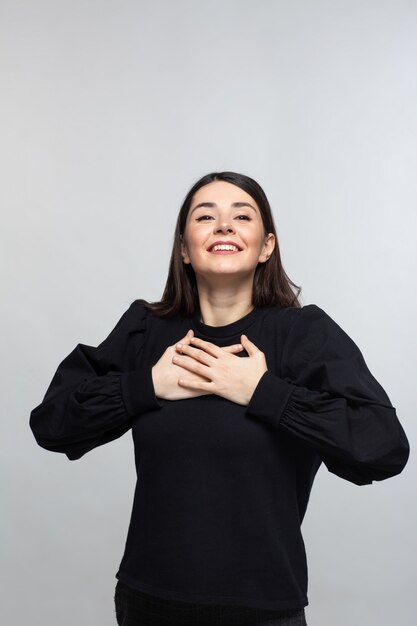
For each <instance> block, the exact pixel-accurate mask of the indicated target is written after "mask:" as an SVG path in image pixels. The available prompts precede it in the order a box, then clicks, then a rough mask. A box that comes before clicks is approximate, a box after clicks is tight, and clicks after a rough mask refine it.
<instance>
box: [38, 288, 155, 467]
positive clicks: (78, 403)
mask: <svg viewBox="0 0 417 626" xmlns="http://www.w3.org/2000/svg"><path fill="white" fill-rule="evenodd" d="M142 303H143V301H142V300H135V301H134V302H132V304H131V305H130V306H129V308H128V309H127V310H126V311H125V312H124V313H123V315H122V316H121V318H120V319H119V321H118V322H117V324H116V326H115V327H114V328H113V330H112V331H111V333H110V334H109V335H108V337H107V338H106V339H104V341H102V343H100V344H99V345H98V346H97V347H94V346H89V345H86V344H82V343H79V344H77V345H76V346H75V348H74V349H73V350H72V352H70V354H68V356H67V357H65V358H64V360H63V361H62V362H61V363H60V364H59V365H58V368H57V370H56V372H55V374H54V376H53V378H52V381H51V383H50V385H49V387H48V389H47V391H46V394H45V396H44V398H43V400H42V402H41V403H40V404H39V405H38V406H36V407H35V408H34V409H33V410H32V411H31V414H30V419H29V424H30V428H31V430H32V432H33V435H34V437H35V439H36V442H37V443H38V444H39V445H40V446H41V447H42V448H45V449H46V450H51V451H52V452H63V453H64V454H66V455H67V457H68V458H69V459H70V460H71V461H73V460H76V459H79V458H80V457H82V456H83V455H84V454H86V453H87V452H89V451H90V450H92V449H93V448H96V447H97V446H101V445H103V444H105V443H108V442H109V441H112V440H114V439H117V438H118V437H121V435H123V434H124V433H125V432H127V431H128V430H129V429H130V428H131V426H132V418H133V417H134V416H135V415H139V414H141V413H143V412H146V411H152V410H155V409H158V408H161V407H162V404H161V403H160V402H159V400H158V399H157V398H156V396H155V390H154V386H153V380H152V367H151V366H145V367H139V368H137V369H131V368H130V367H129V366H131V365H132V364H133V363H134V360H135V359H136V358H137V355H138V353H139V352H140V351H141V349H142V347H143V344H144V340H145V336H146V316H147V314H146V310H145V308H144V307H143V304H142Z"/></svg>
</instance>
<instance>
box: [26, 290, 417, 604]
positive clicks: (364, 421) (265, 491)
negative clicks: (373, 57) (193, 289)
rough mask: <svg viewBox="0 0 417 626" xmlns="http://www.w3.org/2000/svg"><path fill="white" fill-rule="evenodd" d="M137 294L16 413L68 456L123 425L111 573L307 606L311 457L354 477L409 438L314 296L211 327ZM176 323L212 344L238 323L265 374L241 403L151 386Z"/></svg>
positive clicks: (381, 472)
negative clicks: (123, 521) (131, 475)
mask: <svg viewBox="0 0 417 626" xmlns="http://www.w3.org/2000/svg"><path fill="white" fill-rule="evenodd" d="M143 302H144V301H143V300H135V301H134V302H132V304H131V305H130V306H129V308H128V309H127V311H125V313H124V314H123V315H122V317H121V318H120V320H119V321H118V323H117V324H116V326H115V328H114V329H113V330H112V332H111V333H110V334H109V336H108V337H107V338H106V339H105V340H104V341H103V342H102V343H101V344H100V345H99V346H98V347H93V346H89V345H85V344H80V343H79V344H77V346H76V347H75V348H74V350H73V351H72V352H71V353H70V354H69V355H68V356H67V357H66V358H65V359H64V360H63V361H62V362H61V363H60V364H59V366H58V368H57V370H56V373H55V375H54V376H53V378H52V381H51V383H50V385H49V387H48V389H47V391H46V395H45V397H44V399H43V401H42V402H41V404H39V405H38V406H37V407H36V408H34V409H33V410H32V412H31V415H30V427H31V429H32V431H33V434H34V436H35V438H36V441H37V443H38V444H39V445H40V446H42V447H43V448H46V449H47V450H52V451H55V452H63V453H65V454H66V455H67V457H68V458H69V459H70V460H75V459H79V458H80V457H82V456H83V455H84V454H86V453H87V452H89V451H90V450H92V449H93V448H95V447H97V446H100V445H103V444H105V443H108V442H109V441H112V440H114V439H116V438H117V437H120V436H121V435H123V434H124V433H125V432H127V431H128V430H130V429H132V436H133V441H134V451H135V463H136V470H137V483H136V489H135V493H134V502H133V509H132V515H131V520H130V525H129V531H128V536H127V540H126V545H125V551H124V555H123V558H122V560H121V563H120V567H119V570H118V572H117V573H116V577H117V578H118V579H120V580H121V581H122V582H124V583H125V584H127V585H129V586H130V587H133V588H135V589H137V590H139V591H141V592H144V593H147V594H153V595H154V596H159V597H161V598H165V599H168V600H179V601H188V602H195V603H206V604H209V605H216V604H218V605H241V606H246V607H254V608H259V609H270V610H271V609H275V610H285V609H300V608H302V607H305V606H306V605H307V604H308V599H307V564H306V555H305V549H304V543H303V538H302V534H301V530H300V526H301V523H302V520H303V517H304V514H305V511H306V507H307V503H308V499H309V495H310V490H311V487H312V484H313V480H314V477H315V474H316V472H317V470H318V468H319V466H320V464H321V462H323V463H324V464H325V466H326V467H327V469H328V470H329V471H330V472H333V473H334V474H336V475H337V476H340V477H341V478H344V479H346V480H348V481H351V482H352V483H355V484H357V485H367V484H370V483H372V481H373V480H384V479H386V478H389V477H391V476H395V475H396V474H399V473H400V472H401V471H402V470H403V468H404V466H405V465H406V463H407V460H408V456H409V444H408V440H407V437H406V435H405V433H404V430H403V428H402V426H401V424H400V422H399V420H398V418H397V415H396V411H395V408H394V407H393V406H392V404H391V402H390V400H389V398H388V396H387V394H386V392H385V391H384V389H383V388H382V387H381V385H380V384H379V383H378V382H377V380H376V379H375V378H374V377H373V375H372V374H371V372H370V371H369V369H368V367H367V365H366V363H365V360H364V358H363V356H362V353H361V351H360V350H359V348H358V346H357V345H356V344H355V343H354V341H353V340H352V339H351V338H350V337H349V336H348V335H347V334H346V333H345V331H344V330H342V328H341V327H340V326H339V325H338V324H337V323H336V322H335V321H334V320H333V319H332V318H331V317H330V316H329V315H328V314H327V313H325V311H324V310H322V309H321V308H320V307H318V306H317V305H315V304H309V305H306V306H304V307H302V308H296V307H280V306H278V305H274V306H269V307H261V308H256V309H254V310H252V311H251V312H250V313H248V314H247V315H245V316H244V317H243V318H241V319H239V320H237V321H235V322H233V323H231V324H228V325H226V326H220V327H212V326H208V325H206V324H204V323H202V322H201V321H200V320H199V312H196V314H195V315H194V316H193V318H188V319H187V318H186V319H183V318H181V317H179V316H176V317H173V318H171V319H165V320H164V319H160V318H157V317H156V316H154V315H153V314H151V313H150V312H148V311H146V309H145V308H144V306H143ZM189 328H193V329H194V332H195V335H196V336H197V337H201V338H202V339H204V340H206V341H211V342H213V343H215V344H216V345H218V346H221V347H223V346H226V345H230V344H234V343H239V342H240V339H241V337H240V336H241V334H242V333H245V334H246V335H247V336H248V338H249V339H250V340H251V341H252V342H253V343H255V345H256V346H257V347H258V348H259V349H260V350H262V351H263V352H264V354H265V357H266V362H267V367H268V371H267V372H265V373H264V374H263V376H262V377H261V379H260V380H259V382H258V385H257V387H256V389H255V391H254V393H253V395H252V397H251V399H250V401H249V404H248V405H247V406H242V405H239V404H236V403H234V402H231V401H229V400H226V399H224V398H222V397H220V396H217V395H214V394H213V395H205V396H200V397H197V398H191V399H186V400H176V401H169V400H163V399H160V398H157V397H156V396H155V390H154V387H153V381H152V375H151V368H152V366H153V365H154V364H155V363H156V362H157V361H158V360H159V358H160V357H161V355H162V354H163V352H164V351H165V349H166V348H167V347H168V346H169V345H173V344H175V343H176V342H177V341H178V340H179V339H180V338H182V337H183V336H184V335H185V334H186V332H187V331H188V329H189ZM236 356H237V357H241V358H244V357H247V356H248V355H247V353H246V351H242V352H240V353H238V354H237V355H236ZM184 373H185V374H187V372H186V371H185V370H184Z"/></svg>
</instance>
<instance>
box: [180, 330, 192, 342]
mask: <svg viewBox="0 0 417 626" xmlns="http://www.w3.org/2000/svg"><path fill="white" fill-rule="evenodd" d="M193 336H194V331H193V329H192V328H190V330H189V331H188V332H187V334H186V335H185V336H184V337H183V338H182V339H180V342H181V341H182V342H183V343H186V342H187V343H190V339H191V337H193Z"/></svg>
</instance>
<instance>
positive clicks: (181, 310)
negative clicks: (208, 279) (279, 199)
mask: <svg viewBox="0 0 417 626" xmlns="http://www.w3.org/2000/svg"><path fill="white" fill-rule="evenodd" d="M215 180H224V181H226V182H228V183H232V184H233V185H236V186H237V187H240V188H241V189H243V190H244V191H246V193H248V194H249V195H250V196H251V197H252V198H253V199H254V200H255V201H256V204H257V205H258V207H259V210H260V212H261V216H262V222H263V225H264V232H265V236H266V235H267V234H268V233H273V234H274V235H275V247H274V250H273V252H272V254H271V256H270V258H269V259H268V260H267V261H266V262H265V263H258V266H257V268H256V270H255V275H254V279H253V291H252V305H253V306H254V307H261V306H269V305H274V304H279V305H280V306H282V307H288V306H294V307H298V308H300V307H301V304H300V302H299V300H298V296H299V295H300V292H301V287H299V286H298V285H296V284H295V283H293V282H292V281H291V280H290V279H289V278H288V276H287V274H286V273H285V271H284V268H283V266H282V262H281V255H280V251H279V245H278V237H277V233H276V229H275V224H274V219H273V216H272V212H271V207H270V205H269V202H268V199H267V197H266V195H265V193H264V191H263V189H262V187H261V186H260V185H259V184H258V183H257V182H256V181H255V180H254V179H253V178H250V177H249V176H245V175H244V174H238V173H236V172H212V173H211V174H207V175H206V176H203V177H202V178H200V180H198V181H197V182H196V183H195V184H194V185H193V187H191V189H190V191H189V192H188V193H187V195H186V197H185V200H184V202H183V204H182V207H181V209H180V212H179V214H178V218H177V225H176V228H175V233H174V244H173V247H172V252H171V260H170V264H169V272H168V278H167V281H166V285H165V289H164V293H163V295H162V299H161V300H160V301H159V302H146V301H145V300H143V302H144V306H145V308H147V309H148V310H150V311H152V313H153V314H154V315H156V316H158V317H164V318H165V317H172V316H173V315H176V314H179V315H180V316H181V317H190V316H192V315H193V314H194V312H195V311H197V310H198V309H199V308H200V305H199V297H198V290H197V283H196V278H195V273H194V270H193V268H192V266H191V264H190V263H187V264H185V263H184V261H183V258H182V255H181V236H183V234H184V230H185V224H186V220H187V216H188V212H189V209H190V206H191V203H192V201H193V196H194V194H195V193H196V191H197V190H198V189H200V187H203V186H204V185H208V184H209V183H212V182H213V181H215ZM291 286H292V287H295V289H296V290H297V293H296V294H295V293H294V292H293V290H292V289H291Z"/></svg>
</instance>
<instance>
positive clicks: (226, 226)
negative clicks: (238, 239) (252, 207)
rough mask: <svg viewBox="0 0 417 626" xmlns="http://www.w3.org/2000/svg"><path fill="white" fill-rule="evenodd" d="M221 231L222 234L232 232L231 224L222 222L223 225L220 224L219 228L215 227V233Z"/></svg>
mask: <svg viewBox="0 0 417 626" xmlns="http://www.w3.org/2000/svg"><path fill="white" fill-rule="evenodd" d="M219 230H220V231H222V232H228V231H231V230H233V227H232V225H231V224H229V222H223V224H220V225H219V226H216V228H215V231H216V232H217V231H219Z"/></svg>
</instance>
